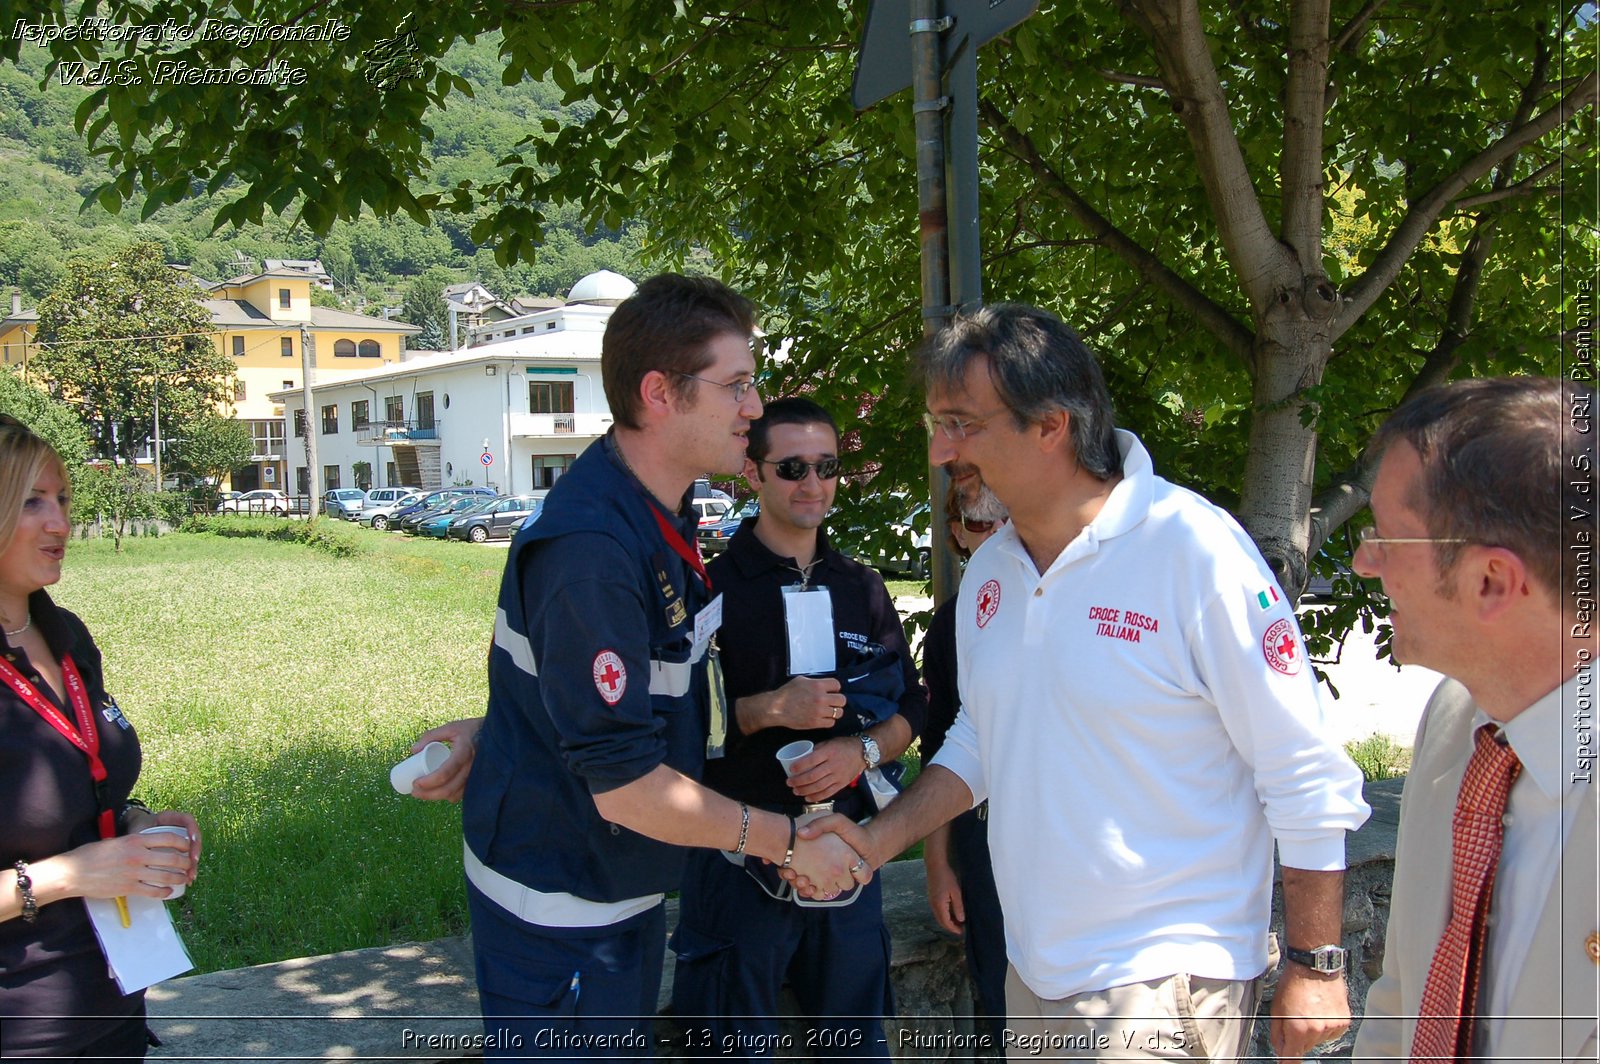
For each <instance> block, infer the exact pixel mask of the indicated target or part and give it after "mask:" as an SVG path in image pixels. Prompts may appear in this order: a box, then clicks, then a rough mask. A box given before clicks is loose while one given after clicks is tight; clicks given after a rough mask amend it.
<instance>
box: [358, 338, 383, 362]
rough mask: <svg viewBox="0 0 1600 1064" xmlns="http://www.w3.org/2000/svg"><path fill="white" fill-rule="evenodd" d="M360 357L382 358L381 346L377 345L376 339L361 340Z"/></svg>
mask: <svg viewBox="0 0 1600 1064" xmlns="http://www.w3.org/2000/svg"><path fill="white" fill-rule="evenodd" d="M361 357H362V358H382V357H383V348H381V347H379V346H378V341H376V340H363V341H361Z"/></svg>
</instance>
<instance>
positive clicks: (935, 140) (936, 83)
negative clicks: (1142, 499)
mask: <svg viewBox="0 0 1600 1064" xmlns="http://www.w3.org/2000/svg"><path fill="white" fill-rule="evenodd" d="M939 8H940V0H911V25H910V27H909V31H910V34H911V99H912V103H911V110H912V115H913V118H914V120H915V122H916V132H917V217H918V220H919V222H920V227H921V233H922V335H923V336H924V337H929V336H932V335H933V334H934V333H935V332H937V331H938V330H939V327H940V326H942V325H943V324H944V323H945V322H946V321H947V320H948V319H949V317H950V251H949V221H948V219H949V207H948V205H947V204H946V201H945V174H946V169H945V122H944V111H945V109H946V108H947V107H948V106H949V103H950V101H949V99H948V98H947V97H945V96H944V95H943V94H942V92H941V89H942V88H943V71H942V69H941V61H940V55H939V53H940V48H939V35H940V34H941V33H943V32H945V31H946V30H948V29H949V28H950V25H951V21H950V19H948V18H941V17H940V14H939ZM949 483H950V478H949V476H948V475H947V474H946V473H945V471H944V469H943V467H940V466H933V467H930V468H929V470H928V522H929V526H928V532H929V535H928V539H929V548H930V552H931V554H932V565H931V568H932V569H933V574H932V575H933V601H934V602H935V603H939V602H943V601H944V600H945V599H946V598H948V597H950V595H952V594H954V593H955V589H956V564H955V557H954V555H953V554H952V553H951V551H950V545H949V544H948V543H946V542H945V536H944V497H945V493H946V491H947V490H948V489H949Z"/></svg>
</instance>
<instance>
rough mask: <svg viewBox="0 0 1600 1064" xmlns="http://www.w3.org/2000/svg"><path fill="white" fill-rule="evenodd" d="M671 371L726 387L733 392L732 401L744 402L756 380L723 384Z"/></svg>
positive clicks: (719, 386)
mask: <svg viewBox="0 0 1600 1064" xmlns="http://www.w3.org/2000/svg"><path fill="white" fill-rule="evenodd" d="M672 372H674V373H677V374H678V376H680V377H688V378H689V379H690V380H692V381H700V382H701V383H702V384H715V385H716V386H717V387H718V388H726V389H728V391H730V392H732V393H733V401H734V402H736V403H742V402H744V397H745V396H747V395H749V394H750V389H751V388H754V387H755V386H756V382H755V381H753V380H750V381H729V382H728V383H726V384H724V383H723V382H721V381H714V380H712V379H711V378H709V377H697V376H695V375H694V374H693V373H679V372H678V371H677V370H673V371H672Z"/></svg>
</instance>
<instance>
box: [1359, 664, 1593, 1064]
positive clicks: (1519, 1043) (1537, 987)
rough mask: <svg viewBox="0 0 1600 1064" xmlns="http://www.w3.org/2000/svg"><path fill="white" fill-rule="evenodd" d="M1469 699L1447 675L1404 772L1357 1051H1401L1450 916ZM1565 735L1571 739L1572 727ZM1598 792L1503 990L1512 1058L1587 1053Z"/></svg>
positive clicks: (1586, 800) (1394, 1055) (1580, 1057)
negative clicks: (1379, 948)
mask: <svg viewBox="0 0 1600 1064" xmlns="http://www.w3.org/2000/svg"><path fill="white" fill-rule="evenodd" d="M1476 712H1477V706H1476V705H1475V704H1474V703H1473V701H1472V698H1471V696H1470V695H1468V694H1467V691H1466V688H1464V687H1462V686H1461V685H1460V684H1458V683H1456V682H1455V681H1454V680H1446V681H1445V682H1444V683H1442V684H1440V685H1439V688H1438V690H1436V691H1435V692H1434V694H1433V697H1432V698H1431V699H1429V701H1428V708H1427V710H1426V711H1425V712H1424V713H1423V716H1422V723H1421V725H1420V726H1419V727H1418V729H1417V741H1416V746H1415V747H1414V748H1413V755H1412V763H1411V771H1410V773H1408V774H1407V777H1406V784H1405V790H1404V791H1403V792H1402V795H1401V799H1400V833H1399V836H1398V844H1397V853H1396V859H1395V873H1394V889H1393V893H1392V895H1391V905H1390V911H1389V930H1388V939H1387V943H1386V945H1385V947H1384V955H1383V975H1382V976H1381V977H1380V978H1379V979H1378V980H1377V981H1376V982H1375V983H1373V984H1372V988H1371V990H1369V991H1368V993H1367V1007H1366V1016H1365V1018H1364V1019H1363V1020H1362V1021H1361V1028H1360V1031H1359V1032H1358V1033H1357V1035H1356V1044H1355V1052H1354V1054H1353V1058H1354V1059H1355V1060H1365V1059H1372V1060H1388V1059H1400V1060H1404V1059H1407V1058H1408V1057H1409V1055H1410V1051H1411V1039H1412V1035H1413V1033H1414V1031H1415V1029H1416V1020H1415V1017H1416V1015H1417V1011H1418V1009H1419V1007H1420V1005H1421V1001H1422V987H1423V984H1424V983H1425V982H1426V980H1427V978H1428V966H1429V965H1430V964H1431V963H1432V961H1433V953H1434V947H1435V946H1436V945H1437V944H1438V941H1439V936H1440V935H1441V934H1442V933H1443V932H1444V927H1445V924H1446V922H1447V921H1448V920H1449V916H1450V850H1451V820H1452V819H1453V817H1454V814H1455V804H1456V793H1457V792H1458V791H1459V790H1460V789H1461V777H1462V775H1463V774H1464V773H1465V772H1466V767H1467V760H1468V758H1469V757H1470V756H1471V754H1472V723H1473V715H1474V714H1475V713H1476ZM1572 741H1574V742H1575V741H1576V736H1575V735H1574V736H1573V739H1572ZM1595 794H1596V787H1595V786H1594V784H1593V783H1590V784H1589V785H1588V786H1587V787H1585V788H1584V792H1583V796H1582V799H1581V802H1582V805H1581V807H1580V808H1579V810H1578V813H1577V819H1576V821H1575V822H1574V823H1573V826H1572V832H1571V834H1570V835H1569V836H1568V839H1567V847H1566V850H1565V852H1564V853H1563V855H1562V861H1563V868H1562V869H1560V870H1559V871H1558V873H1557V875H1556V877H1555V882H1554V883H1553V884H1552V885H1551V888H1550V894H1549V895H1548V897H1547V898H1546V900H1545V904H1544V909H1543V911H1542V915H1541V916H1540V919H1539V923H1538V929H1537V931H1536V932H1535V935H1534V940H1533V943H1532V946H1531V948H1530V949H1529V952H1528V960H1527V963H1526V965H1525V966H1524V967H1523V970H1522V973H1521V976H1520V978H1519V979H1518V982H1517V986H1516V990H1515V992H1514V995H1513V997H1512V1006H1511V1009H1510V1013H1511V1015H1513V1016H1527V1017H1536V1018H1534V1019H1525V1020H1519V1021H1516V1022H1513V1023H1510V1024H1508V1025H1507V1026H1506V1028H1505V1035H1504V1039H1503V1044H1502V1045H1501V1046H1499V1047H1498V1048H1499V1050H1500V1052H1501V1053H1503V1054H1504V1056H1503V1059H1507V1060H1519V1061H1535V1060H1537V1061H1552V1062H1553V1061H1590V1062H1593V1061H1594V1060H1596V1054H1597V1046H1596V1007H1597V1002H1600V960H1597V958H1596V957H1595V956H1591V954H1590V950H1591V949H1595V948H1596V944H1597V943H1600V940H1591V936H1592V935H1594V934H1595V933H1596V931H1597V929H1600V883H1597V879H1596V875H1595V868H1596V863H1595V858H1596V853H1595V833H1596V821H1595Z"/></svg>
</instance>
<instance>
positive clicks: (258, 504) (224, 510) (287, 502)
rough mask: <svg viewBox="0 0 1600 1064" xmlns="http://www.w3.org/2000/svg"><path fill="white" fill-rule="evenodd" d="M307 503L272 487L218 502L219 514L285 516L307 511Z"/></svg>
mask: <svg viewBox="0 0 1600 1064" xmlns="http://www.w3.org/2000/svg"><path fill="white" fill-rule="evenodd" d="M305 512H306V504H305V500H304V499H303V498H302V499H290V498H289V496H287V495H285V494H284V493H283V492H281V491H275V490H273V489H272V488H258V489H256V490H255V491H247V492H245V493H244V494H243V495H240V496H239V497H238V498H235V499H223V500H222V501H221V502H219V503H217V513H219V514H272V515H274V516H276V517H283V516H285V515H287V514H291V513H301V514H303V513H305Z"/></svg>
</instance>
